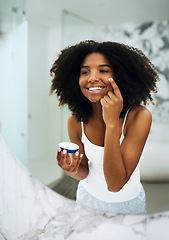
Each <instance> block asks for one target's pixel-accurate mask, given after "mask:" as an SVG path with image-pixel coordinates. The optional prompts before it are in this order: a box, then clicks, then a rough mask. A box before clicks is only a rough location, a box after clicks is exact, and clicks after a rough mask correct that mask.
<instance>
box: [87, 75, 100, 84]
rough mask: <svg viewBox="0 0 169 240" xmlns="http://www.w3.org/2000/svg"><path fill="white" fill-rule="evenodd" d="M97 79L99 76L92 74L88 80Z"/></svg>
mask: <svg viewBox="0 0 169 240" xmlns="http://www.w3.org/2000/svg"><path fill="white" fill-rule="evenodd" d="M97 81H99V77H98V76H97V75H96V74H92V75H91V76H90V77H89V79H88V82H97Z"/></svg>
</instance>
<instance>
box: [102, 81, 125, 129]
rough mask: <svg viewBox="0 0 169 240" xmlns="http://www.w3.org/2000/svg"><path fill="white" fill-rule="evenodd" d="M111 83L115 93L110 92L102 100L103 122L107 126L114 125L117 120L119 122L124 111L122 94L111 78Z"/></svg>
mask: <svg viewBox="0 0 169 240" xmlns="http://www.w3.org/2000/svg"><path fill="white" fill-rule="evenodd" d="M109 81H110V84H111V86H112V89H113V91H112V92H111V91H109V92H108V93H107V95H105V96H104V97H103V98H102V99H101V100H100V102H101V105H102V114H103V120H104V122H105V124H106V125H107V124H113V123H114V122H115V121H117V120H118V121H119V117H120V113H121V111H122V109H123V97H122V95H121V92H120V90H119V88H118V86H117V84H116V83H115V81H114V80H113V79H112V78H110V79H109ZM113 92H114V93H113Z"/></svg>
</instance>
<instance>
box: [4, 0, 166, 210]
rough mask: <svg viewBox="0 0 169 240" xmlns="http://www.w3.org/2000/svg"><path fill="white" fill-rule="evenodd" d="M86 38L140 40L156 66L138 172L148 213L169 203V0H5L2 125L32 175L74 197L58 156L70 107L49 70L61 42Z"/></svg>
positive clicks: (130, 42) (138, 44) (71, 182)
mask: <svg viewBox="0 0 169 240" xmlns="http://www.w3.org/2000/svg"><path fill="white" fill-rule="evenodd" d="M86 39H94V40H97V41H108V40H110V41H118V42H123V43H126V44H128V45H132V46H134V47H138V48H139V49H141V50H143V52H144V53H145V54H146V55H147V56H148V57H149V58H150V59H151V61H152V62H153V64H154V65H155V66H156V68H157V70H158V73H159V75H160V79H161V81H160V82H159V83H158V88H159V92H158V94H157V95H155V96H154V99H155V102H156V105H155V106H151V105H150V106H148V108H149V109H150V111H151V112H152V115H153V125H152V129H151V132H150V137H149V141H148V143H147V145H146V148H145V150H144V152H143V154H142V160H143V162H142V168H141V179H142V181H143V184H144V187H145V191H146V193H147V208H148V212H150V213H151V212H156V211H161V210H166V209H168V210H169V148H168V146H169V65H168V62H169V1H168V0H142V1H138V0H93V1H89V0H86V1H81V0H62V1H60V0H0V132H1V134H2V136H3V138H4V139H5V141H6V142H7V144H8V145H9V147H10V149H11V150H12V152H13V153H14V154H15V155H16V157H17V158H18V159H19V160H20V161H21V163H22V164H23V165H24V166H25V167H26V168H28V170H29V171H30V172H31V174H32V175H34V176H35V177H36V178H38V179H39V180H40V181H41V182H42V183H44V184H45V185H47V186H49V187H50V188H52V189H54V190H56V191H57V192H59V193H60V194H62V195H65V196H66V197H68V198H71V199H74V198H75V191H76V187H77V184H78V182H77V181H75V180H72V179H70V178H69V177H66V176H64V175H63V172H62V170H61V169H60V168H59V167H58V166H57V163H56V150H57V147H58V143H59V142H60V141H69V139H68V134H67V117H68V115H69V110H68V109H67V108H66V107H64V108H61V109H60V108H59V107H58V101H57V99H56V97H55V96H49V89H50V85H51V77H50V74H49V71H50V68H51V66H52V64H53V62H54V61H55V59H56V58H57V56H58V54H59V53H60V51H61V49H63V48H64V47H66V46H69V45H72V44H75V43H78V42H79V41H82V40H86ZM143 124H144V123H143ZM9 167H10V166H9Z"/></svg>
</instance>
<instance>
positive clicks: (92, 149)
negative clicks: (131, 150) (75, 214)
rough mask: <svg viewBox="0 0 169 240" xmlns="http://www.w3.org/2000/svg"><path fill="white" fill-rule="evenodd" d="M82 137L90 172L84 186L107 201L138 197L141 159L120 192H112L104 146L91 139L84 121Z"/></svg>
mask: <svg viewBox="0 0 169 240" xmlns="http://www.w3.org/2000/svg"><path fill="white" fill-rule="evenodd" d="M128 112H129V111H127V113H126V115H125V118H124V122H123V127H122V135H121V137H120V144H121V143H122V141H123V139H124V135H123V130H124V126H125V122H126V118H127V115H128ZM81 128H82V138H81V141H82V142H83V144H84V150H85V154H86V157H87V158H88V160H89V174H88V176H87V177H86V178H85V179H83V180H81V183H82V186H83V187H84V188H85V189H86V190H87V191H88V192H89V193H90V194H91V195H93V196H94V197H96V198H98V199H100V200H102V201H106V202H124V201H128V200H131V199H133V198H136V197H137V196H138V195H139V193H140V191H141V188H142V185H141V183H140V170H139V167H140V160H139V162H138V164H137V166H136V168H135V169H134V171H133V173H132V175H131V176H130V179H129V180H128V181H127V183H126V184H125V185H124V186H123V188H122V189H121V190H120V191H119V192H110V191H108V189H107V184H106V180H105V177H104V172H103V156H104V147H101V146H98V145H95V144H93V143H91V142H90V141H89V139H88V138H87V137H86V135H85V133H84V126H83V122H81Z"/></svg>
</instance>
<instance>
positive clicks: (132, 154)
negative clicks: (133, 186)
mask: <svg viewBox="0 0 169 240" xmlns="http://www.w3.org/2000/svg"><path fill="white" fill-rule="evenodd" d="M112 86H113V88H114V92H115V94H113V93H111V94H109V95H108V96H106V100H105V101H104V100H102V101H101V103H102V107H103V118H104V121H105V124H106V133H105V143H104V161H103V170H104V175H105V179H106V182H107V188H108V190H109V191H112V192H118V191H120V189H121V188H122V187H123V186H124V185H125V183H126V182H127V181H128V180H129V178H130V176H131V174H132V172H133V171H134V169H135V167H136V165H137V163H138V161H139V158H140V156H141V153H142V151H143V148H144V145H145V142H146V139H147V137H148V134H149V131H150V127H151V122H152V117H151V113H150V112H149V111H148V110H147V109H146V108H144V107H142V106H139V107H136V108H134V109H132V110H131V111H130V112H129V115H128V118H127V122H126V125H127V128H126V134H125V138H124V140H123V143H122V144H121V145H120V125H119V113H120V109H121V104H122V99H121V96H120V92H119V89H118V87H117V85H116V84H115V82H114V83H112ZM112 94H113V95H112ZM108 97H109V99H108Z"/></svg>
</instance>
